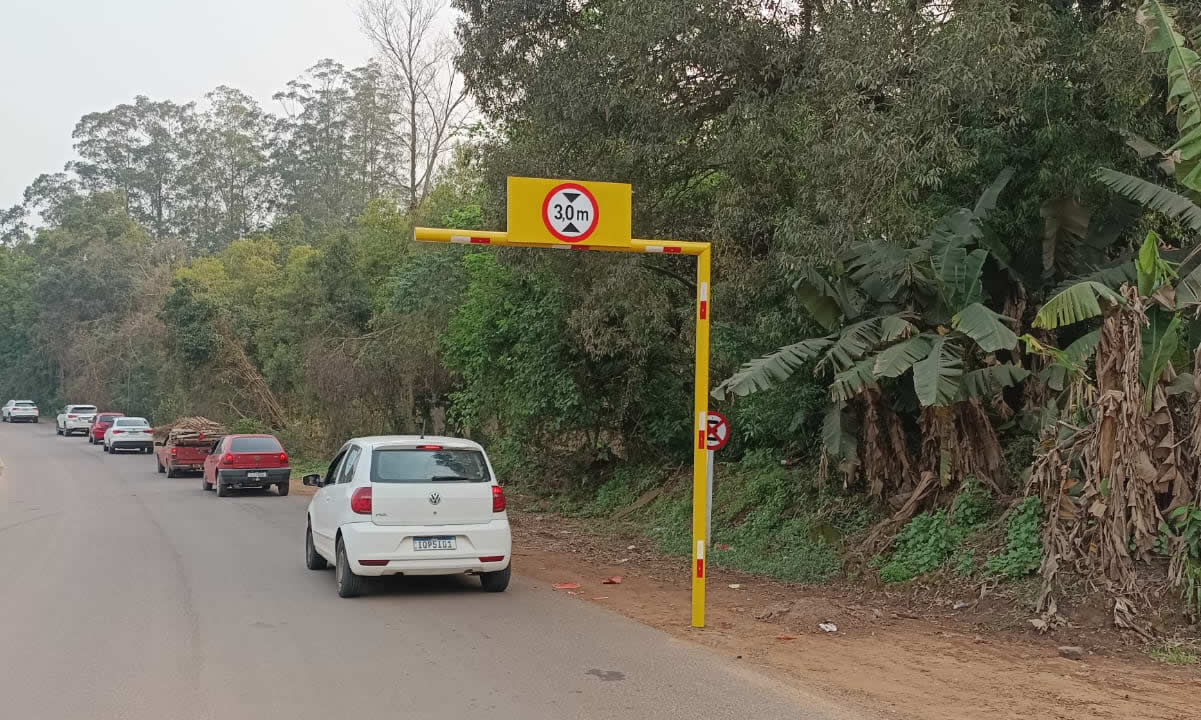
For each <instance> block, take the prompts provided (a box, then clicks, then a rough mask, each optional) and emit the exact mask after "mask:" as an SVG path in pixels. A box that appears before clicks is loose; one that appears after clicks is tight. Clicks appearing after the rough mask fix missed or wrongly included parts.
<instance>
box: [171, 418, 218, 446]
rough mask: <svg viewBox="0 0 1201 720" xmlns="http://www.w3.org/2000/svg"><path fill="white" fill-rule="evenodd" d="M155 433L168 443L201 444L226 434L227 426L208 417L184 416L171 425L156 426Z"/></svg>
mask: <svg viewBox="0 0 1201 720" xmlns="http://www.w3.org/2000/svg"><path fill="white" fill-rule="evenodd" d="M154 435H155V437H159V438H164V439H165V440H166V442H167V444H168V445H201V444H208V443H211V442H214V441H215V440H217V439H219V438H221V437H222V436H223V435H225V428H224V427H223V426H222V425H221V423H218V422H213V421H212V420H209V419H208V418H203V417H184V418H179V419H178V420H176V421H175V422H173V423H170V424H169V425H163V426H160V427H156V428H155V429H154Z"/></svg>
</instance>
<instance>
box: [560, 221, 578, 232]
mask: <svg viewBox="0 0 1201 720" xmlns="http://www.w3.org/2000/svg"><path fill="white" fill-rule="evenodd" d="M579 231H580V229H579V228H578V227H576V226H575V223H567V227H565V228H563V234H564V235H566V234H567V233H578V232H579Z"/></svg>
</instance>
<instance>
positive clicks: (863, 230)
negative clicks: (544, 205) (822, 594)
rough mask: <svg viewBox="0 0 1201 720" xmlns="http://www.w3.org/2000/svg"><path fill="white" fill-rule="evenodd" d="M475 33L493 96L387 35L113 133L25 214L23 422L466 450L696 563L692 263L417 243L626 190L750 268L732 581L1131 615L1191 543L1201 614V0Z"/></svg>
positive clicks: (990, 5) (581, 24) (464, 65)
mask: <svg viewBox="0 0 1201 720" xmlns="http://www.w3.org/2000/svg"><path fill="white" fill-rule="evenodd" d="M387 5H388V0H370V1H369V2H367V3H366V4H365V6H364V15H363V18H364V24H365V28H366V30H367V31H368V35H369V36H370V37H371V38H373V39H374V38H378V37H380V36H381V33H382V31H383V30H384V29H385V28H382V27H381V26H380V25H379V23H381V22H386V20H387V17H388V14H387V13H381V12H379V11H380V9H381V8H383V9H386V6H387ZM453 5H454V7H455V8H456V9H457V10H458V11H459V12H460V13H461V15H460V17H459V24H458V28H457V37H458V39H459V41H460V43H461V47H459V49H458V54H457V57H456V58H455V62H456V67H457V69H458V71H459V73H460V75H459V78H458V80H461V82H458V81H456V83H453V84H447V83H443V82H441V81H440V79H441V78H443V77H449V76H450V68H449V67H448V66H438V67H437V71H438V72H437V77H438V78H439V80H437V81H436V80H433V79H431V78H432V76H430V77H425V78H422V79H419V81H418V82H416V83H409V82H403V81H401V80H402V79H401V78H400V77H398V75H397V70H396V67H397V65H396V63H394V62H389V57H391V56H390V53H393V54H394V53H395V52H396V50H397V48H389V47H386V46H381V47H380V48H379V50H380V52H381V57H380V59H379V60H378V61H375V62H371V63H368V64H366V65H364V66H362V67H357V68H347V67H344V66H342V65H340V64H339V63H337V62H336V61H334V60H328V59H327V60H320V61H318V62H317V63H316V64H314V65H313V66H312V67H311V68H309V69H308V70H307V71H305V72H304V73H302V74H301V75H300V76H299V77H297V78H296V79H295V80H293V81H291V82H289V83H287V84H286V86H285V87H284V88H281V89H280V92H279V93H278V94H277V95H276V100H277V101H278V103H279V107H278V109H276V110H274V111H273V110H271V109H268V108H264V107H262V106H260V105H259V104H258V102H257V101H255V100H254V99H253V98H251V97H249V96H247V95H246V94H244V93H242V92H241V91H239V90H237V89H234V88H228V87H221V88H217V89H215V90H213V91H212V92H211V93H209V94H208V95H206V96H205V97H204V98H203V99H201V100H200V101H198V102H195V103H193V102H187V101H185V99H180V100H178V101H177V100H163V99H151V98H146V97H137V98H133V99H131V101H130V102H128V103H123V104H121V105H118V106H116V107H114V108H111V109H108V110H103V111H100V112H95V113H90V114H88V115H86V116H84V117H83V118H81V119H80V120H79V122H78V123H77V125H76V127H75V129H74V133H73V136H72V137H73V138H74V140H75V149H76V153H77V158H76V160H75V161H73V162H72V163H70V164H69V165H68V168H67V169H65V170H64V171H62V172H54V173H48V174H44V175H41V176H39V177H37V178H34V179H33V180H32V182H31V183H30V185H29V187H28V189H27V190H26V192H25V195H24V198H23V200H22V202H21V203H20V204H19V205H17V206H15V207H13V208H9V209H6V210H3V211H0V348H2V349H3V352H2V353H0V397H3V398H8V397H15V396H19V397H31V398H33V399H35V400H37V401H38V402H39V403H41V404H42V406H43V407H44V408H50V407H54V406H55V405H58V404H61V403H63V402H65V401H67V400H82V399H86V400H88V401H92V402H96V403H99V404H101V405H104V406H106V407H119V408H120V409H122V410H124V411H126V412H130V413H137V414H143V415H147V416H149V417H151V418H152V419H153V420H155V421H162V420H163V419H168V418H171V417H174V416H177V415H182V414H203V415H207V416H210V417H214V418H218V419H221V420H223V421H226V422H229V423H230V424H231V426H234V427H238V428H254V429H270V430H271V431H273V432H276V433H278V434H279V435H280V437H281V438H282V439H283V440H284V442H285V444H286V446H287V447H288V449H289V451H290V452H292V453H293V454H295V455H296V456H298V457H312V458H321V457H324V456H325V455H326V454H328V453H329V452H331V451H332V450H334V449H335V448H336V447H337V446H338V445H340V444H341V443H342V442H343V441H344V439H345V438H346V437H348V436H352V435H358V434H368V433H389V432H417V431H420V430H422V429H424V430H426V431H428V432H452V433H462V434H467V435H470V436H472V437H474V438H477V439H479V440H481V441H484V442H486V443H488V446H489V447H490V449H491V450H492V451H493V452H494V454H495V457H496V460H497V463H498V466H499V468H500V470H501V472H502V474H503V477H504V479H505V481H506V482H515V483H525V484H527V486H529V487H531V488H536V490H537V491H538V492H539V493H541V494H545V495H547V496H551V497H553V498H555V499H556V502H557V503H558V504H559V506H561V507H564V508H567V509H569V510H570V511H571V512H575V513H581V514H585V515H589V516H594V517H610V516H612V514H613V513H614V512H615V511H617V510H619V509H622V508H628V507H630V505H632V504H633V503H634V502H635V501H637V499H638V498H639V497H641V496H642V495H643V494H644V493H646V492H648V491H651V490H654V489H658V488H662V491H661V492H662V494H661V496H660V497H659V498H658V499H656V500H654V501H653V502H650V503H648V504H647V505H646V506H645V507H642V508H640V509H638V510H637V511H636V512H635V515H636V517H637V518H638V519H639V521H640V522H645V524H646V527H647V528H648V532H649V533H650V534H651V535H652V536H653V537H654V539H655V540H656V542H658V543H659V545H660V546H661V547H663V548H664V549H666V550H669V551H671V552H677V553H686V552H687V551H688V547H687V527H688V525H689V522H690V509H689V502H690V500H689V497H688V496H687V493H686V492H685V491H684V489H683V487H682V486H681V485H680V483H679V478H680V473H679V472H678V469H679V468H680V467H682V466H685V465H686V464H687V463H688V462H689V457H690V428H691V395H690V392H691V391H690V388H691V381H692V360H693V351H694V338H693V329H692V328H693V326H692V314H693V308H694V305H693V303H694V300H693V298H694V291H695V288H694V287H693V282H694V281H693V275H692V266H691V265H690V264H689V260H688V259H687V258H681V257H670V256H653V255H646V256H633V255H630V256H626V255H616V254H608V253H605V254H600V253H596V254H593V253H534V252H524V251H521V250H518V249H511V250H500V251H498V249H495V248H490V249H484V250H479V249H471V248H461V247H453V248H447V247H433V248H430V247H420V246H417V245H416V244H415V243H414V242H413V240H412V230H413V227H414V226H417V225H440V226H452V227H460V228H465V229H500V228H503V227H504V225H505V178H506V176H510V175H528V176H537V177H582V178H587V179H595V180H615V181H622V182H629V183H632V184H633V186H634V190H635V195H634V218H633V220H634V233H635V234H636V235H637V236H640V237H670V238H677V239H681V240H704V241H708V242H711V243H712V246H713V248H714V283H713V288H712V293H713V298H714V306H713V307H714V315H713V327H712V351H713V368H712V380H713V384H714V387H715V390H714V404H715V406H716V407H717V408H718V409H720V410H722V411H723V412H724V413H726V414H727V416H729V417H731V418H732V420H733V424H734V429H735V434H734V439H733V441H732V442H731V444H730V446H729V447H728V448H727V449H726V450H724V451H723V452H722V455H721V457H720V461H721V462H720V463H719V472H718V483H717V490H716V492H717V502H716V504H715V508H714V517H713V521H714V538H713V542H714V549H713V550H712V551H711V552H712V555H711V561H712V562H713V563H715V564H718V565H727V566H730V567H738V568H743V569H747V570H752V571H755V572H762V573H766V574H769V575H772V576H775V577H781V578H792V579H798V580H805V581H820V580H823V579H827V578H830V577H832V576H834V575H836V574H838V573H839V572H840V571H841V569H842V567H843V558H844V556H845V554H846V551H847V550H852V549H853V550H854V551H855V552H856V553H862V554H865V555H866V556H869V557H878V558H879V560H878V561H877V562H878V567H879V571H880V576H881V578H883V579H884V580H886V581H888V582H901V581H906V580H909V579H912V578H914V577H917V576H919V575H922V574H924V573H929V572H932V571H936V570H940V569H949V570H951V571H953V572H956V573H958V574H960V575H971V574H976V573H979V572H986V573H988V574H989V575H992V576H995V577H999V578H1019V577H1022V576H1025V575H1027V574H1029V573H1031V572H1033V571H1034V570H1035V569H1037V568H1038V566H1039V562H1038V561H1039V558H1040V555H1041V553H1042V552H1053V551H1054V552H1057V553H1061V554H1062V557H1061V558H1060V560H1061V562H1060V563H1058V564H1057V565H1056V566H1055V567H1058V568H1064V569H1066V568H1069V567H1070V568H1073V569H1079V570H1083V571H1085V572H1088V573H1092V574H1097V575H1103V576H1106V579H1107V580H1108V581H1109V582H1110V583H1111V584H1114V586H1115V587H1132V586H1133V584H1134V583H1136V582H1138V581H1139V580H1138V574H1137V573H1136V572H1135V569H1136V565H1142V566H1144V567H1156V568H1157V567H1160V566H1162V565H1163V564H1164V563H1162V562H1160V563H1158V564H1155V563H1152V560H1154V559H1155V554H1156V552H1157V551H1158V552H1162V553H1164V554H1166V555H1168V556H1169V558H1170V560H1169V562H1168V563H1167V564H1168V565H1169V570H1168V576H1169V580H1170V581H1171V582H1172V583H1174V584H1176V585H1177V586H1178V587H1179V588H1180V589H1181V591H1182V592H1183V593H1185V594H1187V595H1188V597H1189V598H1190V600H1191V601H1192V602H1193V603H1194V604H1195V605H1196V606H1197V607H1198V608H1199V609H1201V570H1198V568H1201V547H1199V546H1198V545H1197V542H1196V540H1197V538H1196V532H1194V529H1195V528H1194V525H1196V524H1198V523H1201V521H1198V523H1194V521H1193V520H1192V519H1191V518H1192V515H1187V516H1186V514H1182V511H1181V508H1183V507H1185V506H1189V505H1190V503H1195V499H1196V498H1197V497H1198V496H1199V495H1201V491H1199V488H1198V478H1199V477H1201V473H1199V472H1198V466H1197V460H1196V458H1197V457H1201V448H1196V447H1192V444H1193V443H1194V442H1195V439H1194V438H1195V435H1196V433H1194V432H1192V428H1194V427H1201V418H1198V417H1197V413H1198V412H1201V411H1198V410H1197V408H1198V407H1199V406H1198V403H1197V399H1196V397H1195V393H1196V382H1195V381H1196V373H1197V371H1198V368H1197V367H1196V362H1197V361H1196V350H1197V347H1198V344H1199V343H1201V321H1198V319H1197V318H1196V315H1197V313H1196V310H1197V308H1198V307H1201V255H1199V254H1196V253H1195V252H1194V251H1195V249H1196V238H1197V235H1198V233H1199V232H1201V206H1198V205H1197V204H1196V202H1195V201H1196V199H1197V198H1198V197H1199V193H1201V162H1198V159H1199V158H1201V140H1199V138H1201V102H1198V98H1201V94H1199V92H1198V89H1197V87H1196V78H1197V77H1198V73H1199V72H1201V59H1198V56H1197V54H1196V48H1197V43H1196V41H1195V39H1192V33H1189V32H1182V31H1181V30H1179V29H1178V27H1180V28H1185V29H1188V28H1192V27H1194V26H1198V25H1201V13H1198V12H1197V10H1196V9H1195V8H1193V7H1192V6H1189V8H1187V9H1186V10H1185V11H1182V12H1181V13H1176V12H1175V11H1173V10H1172V9H1171V8H1168V7H1167V6H1164V5H1163V4H1162V3H1159V2H1155V1H1154V0H1151V1H1149V2H1146V3H1145V5H1144V6H1143V7H1142V8H1141V10H1139V11H1138V12H1137V13H1136V12H1135V11H1134V10H1133V9H1132V8H1130V7H1128V4H1127V3H1123V2H1117V1H1116V0H1088V1H1081V2H1071V3H1069V2H1045V3H1017V4H1014V3H1008V4H1007V3H996V2H990V1H987V0H966V1H965V2H957V3H953V4H947V3H942V2H940V3H935V2H924V1H919V2H910V3H895V2H878V1H871V0H869V1H865V2H855V3H813V2H796V3H783V4H781V3H765V2H760V1H759V0H733V1H731V0H657V1H656V2H640V1H635V0H601V1H600V2H593V3H584V4H580V3H536V2H534V3H532V2H528V0H492V1H490V2H487V3H480V2H474V1H472V0H455V2H454V3H453ZM402 34H403V33H402ZM427 39H428V38H427ZM434 46H435V44H426V45H424V46H422V47H434ZM648 48H650V49H652V51H648ZM415 51H421V50H420V48H417V49H416V50H415ZM392 59H393V60H395V57H392ZM443 71H445V72H443ZM464 88H465V90H464ZM414 92H420V93H422V95H421V106H422V107H426V108H428V109H429V110H430V113H432V114H430V115H422V116H421V117H413V116H412V115H411V114H410V113H407V112H404V109H405V108H406V107H409V108H411V107H413V105H412V103H413V101H414V97H413V93H414ZM464 92H466V95H464ZM427 101H428V102H427ZM466 103H470V104H471V105H472V106H473V108H472V109H473V112H472V113H470V116H469V115H468V113H467V110H468V105H467V104H466ZM1165 108H1166V109H1167V110H1168V112H1165ZM467 119H471V120H472V123H471V124H469V123H467V122H466V120H467ZM1136 133H1137V134H1136ZM1149 468H1151V469H1153V470H1149ZM1025 495H1029V497H1024V496H1025ZM1010 503H1012V507H1013V508H1014V509H1013V510H1012V511H1011V512H1010V514H1009V515H1008V517H1007V520H1006V523H1007V525H1006V527H1005V535H1006V537H1005V541H1004V546H1003V547H1001V548H1000V549H997V548H995V547H992V546H988V547H986V545H988V544H989V543H988V542H984V540H989V539H990V538H991V540H995V541H996V542H995V543H993V544H994V545H995V544H1000V537H999V536H1000V530H1001V527H1000V523H999V521H998V522H994V521H996V520H997V519H996V513H995V509H994V505H995V504H1005V505H1009V504H1010ZM1065 508H1066V509H1070V510H1071V512H1061V510H1062V509H1065ZM1189 512H1192V511H1189ZM989 528H995V530H996V533H993V535H990V536H989V537H988V538H984V535H986V534H987V533H982V532H981V531H982V530H984V529H989ZM1161 528H1163V532H1162V533H1159V532H1158V531H1159V530H1160V529H1161ZM1044 536H1045V537H1044ZM981 538H984V539H983V540H981ZM1044 539H1047V540H1048V541H1047V545H1046V547H1044V546H1043V541H1044ZM977 540H981V542H980V543H978V542H977ZM991 540H990V541H991ZM1091 547H1095V548H1098V550H1097V551H1096V553H1093V552H1092V551H1090V550H1089V548H1091ZM993 550H996V552H995V553H993V554H992V555H991V556H989V552H990V551H993ZM1051 569H1052V572H1051V573H1050V576H1048V577H1047V578H1045V580H1046V581H1047V582H1048V583H1050V585H1049V587H1048V590H1055V589H1056V588H1057V587H1058V585H1057V583H1058V580H1057V578H1056V577H1055V576H1054V572H1053V570H1054V568H1051ZM1051 596H1052V593H1051V592H1048V593H1043V594H1040V599H1041V601H1042V602H1047V601H1048V598H1050V597H1051Z"/></svg>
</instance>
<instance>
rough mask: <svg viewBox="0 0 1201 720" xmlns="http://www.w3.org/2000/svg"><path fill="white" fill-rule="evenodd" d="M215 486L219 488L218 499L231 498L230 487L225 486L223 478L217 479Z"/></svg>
mask: <svg viewBox="0 0 1201 720" xmlns="http://www.w3.org/2000/svg"><path fill="white" fill-rule="evenodd" d="M213 484H214V485H216V486H217V497H229V486H228V485H223V484H222V483H221V478H217V481H216V482H215V483H213Z"/></svg>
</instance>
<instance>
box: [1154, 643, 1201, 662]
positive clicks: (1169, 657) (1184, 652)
mask: <svg viewBox="0 0 1201 720" xmlns="http://www.w3.org/2000/svg"><path fill="white" fill-rule="evenodd" d="M1147 654H1148V655H1150V656H1151V657H1152V659H1154V660H1156V661H1157V662H1161V663H1164V664H1165V665H1196V664H1197V663H1198V662H1201V655H1198V654H1197V653H1196V652H1195V651H1193V650H1190V649H1188V648H1183V647H1180V646H1178V645H1160V646H1159V647H1155V648H1151V650H1149V651H1148V652H1147Z"/></svg>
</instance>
